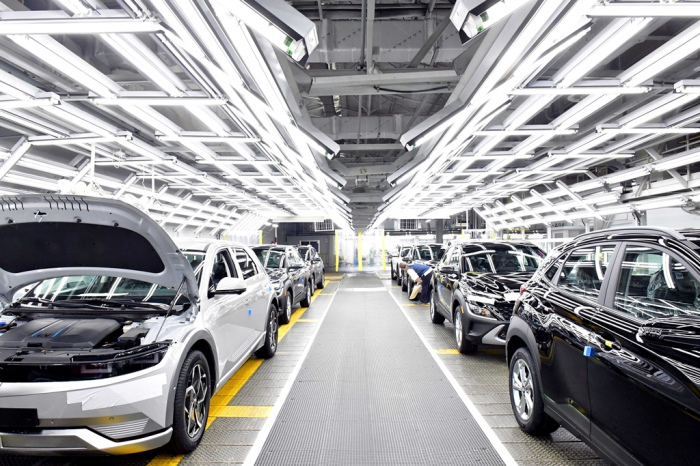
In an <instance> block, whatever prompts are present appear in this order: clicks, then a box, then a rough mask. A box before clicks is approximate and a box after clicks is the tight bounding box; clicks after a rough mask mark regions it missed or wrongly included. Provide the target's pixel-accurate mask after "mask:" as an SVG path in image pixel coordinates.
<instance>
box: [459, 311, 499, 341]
mask: <svg viewBox="0 0 700 466" xmlns="http://www.w3.org/2000/svg"><path fill="white" fill-rule="evenodd" d="M465 316H466V317H467V319H468V321H469V322H468V325H469V327H468V328H469V331H468V332H467V340H469V342H470V343H473V344H475V345H494V346H505V344H506V334H507V333H508V326H509V325H510V322H509V321H504V320H495V319H490V318H488V317H480V316H475V315H473V314H471V313H470V314H467V313H465Z"/></svg>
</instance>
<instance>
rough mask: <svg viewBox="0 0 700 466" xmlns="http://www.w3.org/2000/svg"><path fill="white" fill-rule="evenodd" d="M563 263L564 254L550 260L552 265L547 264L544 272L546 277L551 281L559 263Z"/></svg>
mask: <svg viewBox="0 0 700 466" xmlns="http://www.w3.org/2000/svg"><path fill="white" fill-rule="evenodd" d="M563 263H564V256H561V257H559V258H558V259H557V260H555V261H554V262H552V265H550V266H549V268H548V269H547V271H546V272H545V273H544V276H545V277H547V279H548V280H549V281H551V282H553V281H554V278H555V277H556V275H557V272H558V271H559V269H560V268H561V265H562V264H563Z"/></svg>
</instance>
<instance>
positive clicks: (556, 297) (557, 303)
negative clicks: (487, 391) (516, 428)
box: [506, 227, 700, 465]
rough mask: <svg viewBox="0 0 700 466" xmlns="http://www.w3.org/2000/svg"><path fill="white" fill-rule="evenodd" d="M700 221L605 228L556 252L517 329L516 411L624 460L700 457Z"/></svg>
mask: <svg viewBox="0 0 700 466" xmlns="http://www.w3.org/2000/svg"><path fill="white" fill-rule="evenodd" d="M698 245H700V230H689V231H675V230H670V229H664V228H644V227H638V228H628V229H613V230H603V231H597V232H594V233H587V234H585V235H582V236H579V237H577V238H575V239H574V240H573V241H572V242H571V243H568V244H566V245H564V246H561V247H559V248H557V249H555V250H554V251H552V252H551V253H550V255H548V256H547V260H546V261H545V262H544V264H543V265H542V267H540V269H539V270H538V271H537V273H536V274H535V275H534V276H533V278H532V279H531V280H530V281H529V282H527V283H526V284H525V285H524V286H523V288H522V290H521V296H520V299H519V300H518V302H517V303H516V305H515V309H514V315H513V318H512V320H511V324H510V328H509V329H508V335H507V346H506V354H507V358H508V363H509V367H510V395H511V404H512V408H513V413H514V415H515V418H516V420H517V422H518V423H519V424H520V426H521V428H522V429H523V430H525V431H526V432H529V433H533V434H543V433H547V432H551V431H553V430H554V429H556V427H557V426H558V425H559V424H561V425H563V426H565V427H566V428H567V429H569V430H570V431H571V432H572V433H574V434H575V435H577V436H578V437H580V438H581V439H583V440H584V441H586V442H588V443H589V444H590V445H591V446H592V447H593V448H594V449H596V450H597V451H598V452H599V453H600V454H601V455H602V456H603V457H605V458H606V459H607V460H609V461H611V462H613V463H616V464H635V465H637V464H648V465H652V464H653V465H684V464H685V465H690V464H698V455H697V450H696V449H695V442H696V441H697V440H698V434H700V248H699V246H698Z"/></svg>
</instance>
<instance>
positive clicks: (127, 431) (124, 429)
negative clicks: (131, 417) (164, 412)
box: [90, 419, 148, 439]
mask: <svg viewBox="0 0 700 466" xmlns="http://www.w3.org/2000/svg"><path fill="white" fill-rule="evenodd" d="M147 423H148V419H137V420H135V421H127V422H119V423H117V424H103V425H99V426H90V429H92V430H94V431H95V432H97V433H99V434H102V435H104V436H105V437H109V438H111V439H124V438H130V437H136V436H137V435H140V434H141V433H142V432H143V430H144V429H145V428H146V424H147Z"/></svg>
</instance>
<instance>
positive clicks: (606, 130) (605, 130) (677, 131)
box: [596, 127, 700, 134]
mask: <svg viewBox="0 0 700 466" xmlns="http://www.w3.org/2000/svg"><path fill="white" fill-rule="evenodd" d="M596 133H605V134H695V133H700V128H620V129H617V128H600V127H598V128H596Z"/></svg>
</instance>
